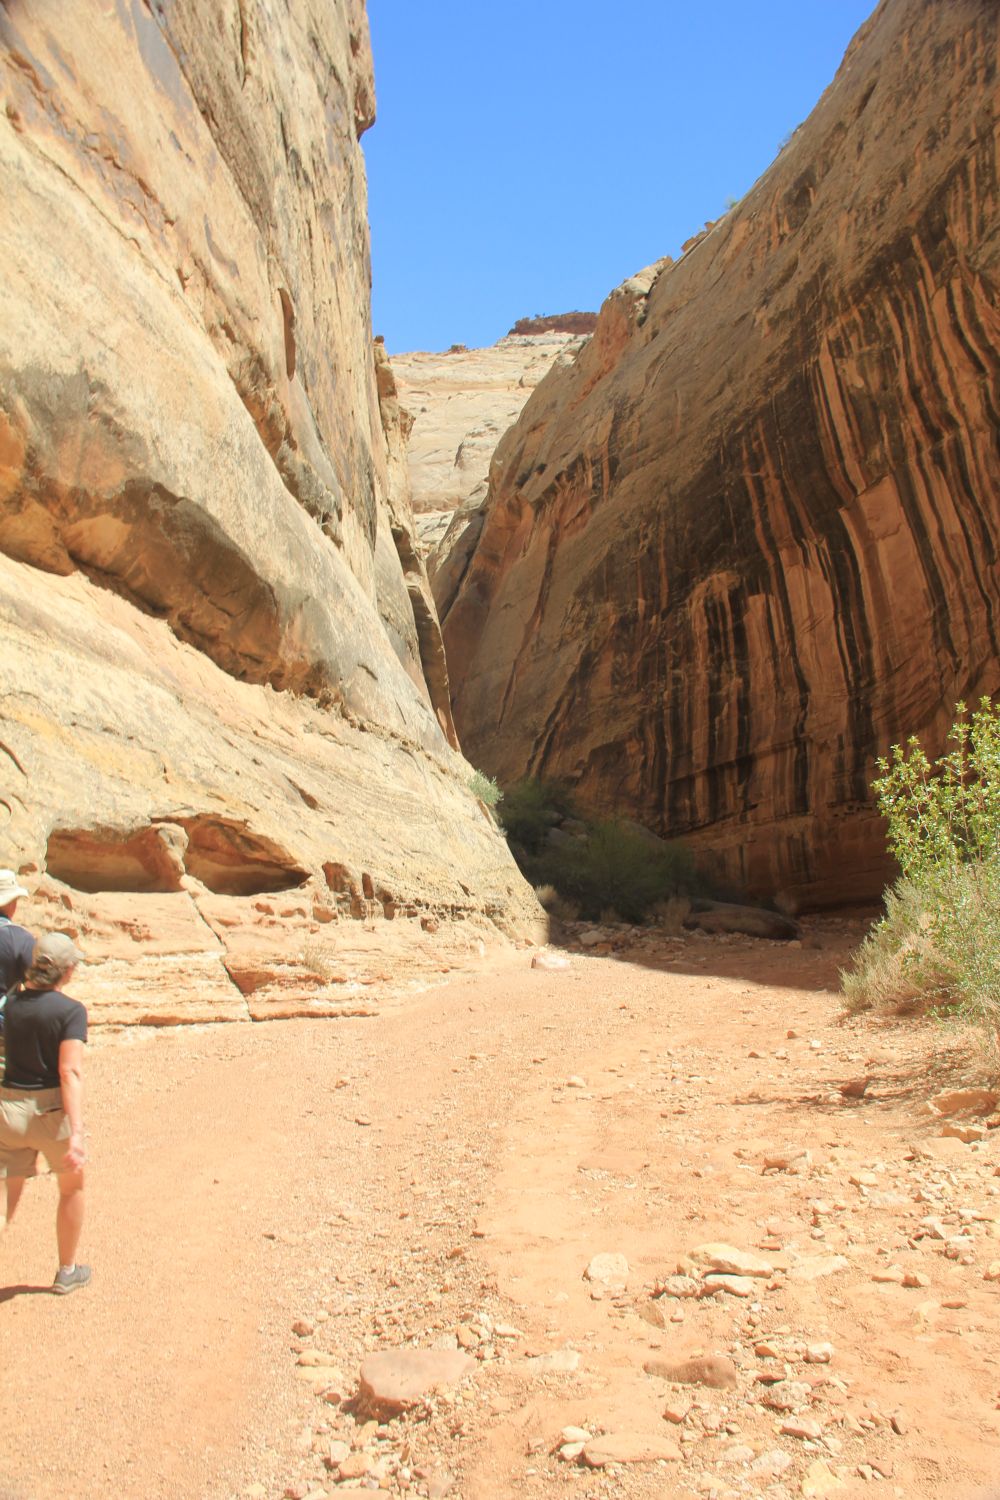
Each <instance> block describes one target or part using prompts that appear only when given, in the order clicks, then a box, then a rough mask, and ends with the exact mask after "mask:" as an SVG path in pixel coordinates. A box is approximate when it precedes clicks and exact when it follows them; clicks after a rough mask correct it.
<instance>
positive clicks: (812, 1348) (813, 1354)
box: [805, 1344, 833, 1365]
mask: <svg viewBox="0 0 1000 1500" xmlns="http://www.w3.org/2000/svg"><path fill="white" fill-rule="evenodd" d="M832 1358H833V1345H832V1344H807V1345H806V1353H805V1360H806V1364H807V1365H828V1364H829V1363H830V1361H831V1359H832Z"/></svg>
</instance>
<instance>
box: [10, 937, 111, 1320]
mask: <svg viewBox="0 0 1000 1500" xmlns="http://www.w3.org/2000/svg"><path fill="white" fill-rule="evenodd" d="M82 957H83V955H82V954H81V953H80V952H79V951H78V950H77V948H76V947H75V945H74V944H73V942H72V940H71V939H70V938H68V937H67V936H66V935H65V933H62V932H47V933H46V934H45V935H44V937H41V938H39V939H38V942H37V943H36V944H35V946H34V952H33V955H32V960H31V964H30V966H29V968H28V970H27V973H26V974H25V976H24V988H23V990H22V991H21V992H20V993H19V994H17V995H14V996H13V997H12V998H11V999H10V1000H9V1001H8V1002H7V1011H6V1039H7V1057H6V1061H5V1064H4V1072H3V1083H2V1084H0V1177H5V1178H6V1180H7V1223H8V1225H9V1224H10V1221H11V1219H12V1218H13V1217H14V1212H15V1210H16V1208H17V1205H18V1203H19V1202H20V1198H21V1193H22V1192H23V1190H24V1182H25V1178H27V1177H34V1176H35V1173H36V1171H37V1164H38V1153H39V1151H41V1153H42V1155H43V1156H44V1157H45V1159H46V1161H47V1162H48V1164H49V1167H50V1169H51V1170H52V1172H53V1173H54V1174H55V1175H56V1180H57V1182H58V1184H59V1205H58V1208H57V1209H56V1239H57V1241H58V1245H59V1269H58V1271H57V1272H56V1279H55V1281H54V1282H53V1285H52V1290H53V1291H54V1292H72V1291H75V1290H76V1289H77V1287H81V1286H86V1285H87V1282H88V1281H89V1280H90V1267H89V1266H81V1265H77V1263H76V1247H77V1244H78V1243H79V1240H80V1231H81V1229H82V1227H83V1163H84V1156H85V1151H84V1142H83V1047H84V1043H85V1042H86V1040H87V1012H86V1011H85V1010H84V1008H83V1006H82V1005H81V1004H80V1003H79V1001H77V1000H72V999H70V997H69V995H67V994H65V993H64V990H63V986H64V985H66V984H68V983H69V981H70V980H71V979H72V977H73V971H74V969H75V968H76V965H77V964H78V963H79V961H80V959H81V958H82Z"/></svg>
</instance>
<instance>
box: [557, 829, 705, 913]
mask: <svg viewBox="0 0 1000 1500" xmlns="http://www.w3.org/2000/svg"><path fill="white" fill-rule="evenodd" d="M544 868H545V871H546V875H547V878H548V879H549V880H550V881H551V882H552V884H553V885H554V886H556V888H557V889H558V890H559V891H560V892H561V893H562V894H563V895H564V896H566V897H568V898H569V899H570V900H571V901H575V902H576V903H577V904H578V905H579V908H580V911H581V913H582V915H583V916H585V917H588V918H591V919H594V918H597V917H599V916H600V914H601V912H603V911H606V909H607V908H609V907H610V908H613V909H614V910H615V911H616V912H617V913H618V915H619V916H620V917H621V918H623V919H624V920H625V921H626V922H640V921H641V920H642V919H643V917H644V916H645V915H646V913H647V912H648V911H649V909H650V908H651V907H652V906H653V905H655V903H656V902H658V901H664V900H667V899H668V898H669V897H670V896H674V895H676V894H677V893H678V892H679V891H682V890H690V889H691V886H692V884H693V881H694V867H693V863H692V860H691V855H690V854H689V852H688V851H687V849H685V848H684V847H683V846H682V845H680V844H662V843H653V842H652V841H651V840H648V839H645V838H643V836H642V835H641V834H640V833H637V832H636V831H635V830H634V829H632V828H629V827H628V826H626V825H625V824H624V823H620V822H617V821H616V820H614V819H612V820H610V821H609V822H605V823H597V824H595V825H594V827H593V828H592V829H591V830H590V835H589V837H588V838H587V839H586V840H582V839H581V840H578V841H576V840H575V841H574V843H573V844H572V845H565V846H563V847H561V848H557V849H553V850H552V851H551V853H550V854H548V855H547V857H546V859H545V864H544Z"/></svg>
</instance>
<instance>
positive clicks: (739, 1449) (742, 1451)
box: [721, 1443, 754, 1464]
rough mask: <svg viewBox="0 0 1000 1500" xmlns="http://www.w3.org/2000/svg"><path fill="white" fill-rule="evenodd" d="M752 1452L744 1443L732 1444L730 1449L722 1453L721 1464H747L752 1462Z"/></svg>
mask: <svg viewBox="0 0 1000 1500" xmlns="http://www.w3.org/2000/svg"><path fill="white" fill-rule="evenodd" d="M753 1456H754V1452H753V1449H752V1448H749V1447H747V1445H746V1443H733V1444H732V1446H731V1447H729V1448H724V1449H723V1451H722V1456H721V1462H722V1463H724V1464H748V1463H750V1462H751V1461H752V1459H753Z"/></svg>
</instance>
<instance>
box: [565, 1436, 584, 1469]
mask: <svg viewBox="0 0 1000 1500" xmlns="http://www.w3.org/2000/svg"><path fill="white" fill-rule="evenodd" d="M586 1446H587V1445H586V1443H583V1442H579V1441H577V1442H575V1443H563V1444H562V1446H561V1447H560V1449H559V1457H560V1458H561V1459H562V1460H563V1462H564V1463H567V1464H572V1463H576V1460H577V1459H578V1458H579V1457H580V1455H581V1453H582V1452H583V1450H584V1448H585V1447H586Z"/></svg>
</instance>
